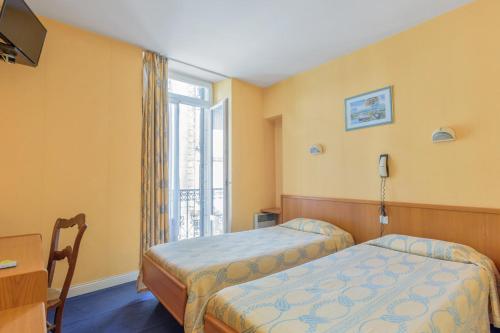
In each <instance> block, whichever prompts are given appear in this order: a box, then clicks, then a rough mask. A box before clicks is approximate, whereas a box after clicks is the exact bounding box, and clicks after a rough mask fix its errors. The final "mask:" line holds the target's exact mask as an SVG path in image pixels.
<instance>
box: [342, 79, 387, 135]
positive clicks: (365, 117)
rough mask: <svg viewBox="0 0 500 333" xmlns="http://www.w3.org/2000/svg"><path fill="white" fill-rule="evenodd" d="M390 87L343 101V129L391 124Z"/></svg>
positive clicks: (349, 129) (350, 129)
mask: <svg viewBox="0 0 500 333" xmlns="http://www.w3.org/2000/svg"><path fill="white" fill-rule="evenodd" d="M392 96H393V88H392V86H389V87H385V88H382V89H378V90H373V91H369V92H367V93H363V94H360V95H356V96H353V97H348V98H346V99H345V129H346V131H352V130H356V129H360V128H366V127H373V126H379V125H385V124H391V123H392V122H393V120H394V117H393V99H392Z"/></svg>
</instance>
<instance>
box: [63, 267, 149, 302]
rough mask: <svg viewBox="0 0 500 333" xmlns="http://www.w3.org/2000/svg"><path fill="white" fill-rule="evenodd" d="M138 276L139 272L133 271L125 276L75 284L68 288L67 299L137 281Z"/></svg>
mask: <svg viewBox="0 0 500 333" xmlns="http://www.w3.org/2000/svg"><path fill="white" fill-rule="evenodd" d="M138 275H139V272H138V271H134V272H129V273H125V274H120V275H114V276H110V277H107V278H104V279H100V280H95V281H91V282H86V283H82V284H77V285H74V286H72V287H70V288H69V292H68V298H70V297H75V296H79V295H84V294H88V293H91V292H94V291H98V290H101V289H106V288H110V287H114V286H117V285H119V284H123V283H127V282H132V281H135V280H137V276H138Z"/></svg>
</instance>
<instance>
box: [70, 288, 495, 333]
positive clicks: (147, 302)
mask: <svg viewBox="0 0 500 333" xmlns="http://www.w3.org/2000/svg"><path fill="white" fill-rule="evenodd" d="M63 324H64V325H63V332H64V333H138V332H151V333H158V332H163V333H182V332H183V330H182V327H180V326H179V324H177V322H176V321H175V319H174V318H173V317H172V316H171V315H170V314H169V313H168V311H167V310H165V308H164V307H163V306H162V305H161V304H160V303H158V301H157V300H156V298H155V297H154V296H153V295H151V293H141V294H138V293H137V292H136V291H135V282H131V283H126V284H122V285H119V286H116V287H113V288H109V289H104V290H101V291H96V292H94V293H91V294H87V295H82V296H78V297H73V298H70V299H68V300H67V301H66V308H65V310H64V320H63ZM491 332H492V333H493V332H494V333H500V330H495V329H492V331H491ZM290 333H293V332H290Z"/></svg>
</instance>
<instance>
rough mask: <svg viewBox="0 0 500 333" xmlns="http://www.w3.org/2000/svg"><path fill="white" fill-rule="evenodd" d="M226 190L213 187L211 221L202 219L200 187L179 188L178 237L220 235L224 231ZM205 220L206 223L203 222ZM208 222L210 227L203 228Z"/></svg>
mask: <svg viewBox="0 0 500 333" xmlns="http://www.w3.org/2000/svg"><path fill="white" fill-rule="evenodd" d="M223 199H224V190H223V189H222V188H214V189H212V205H211V206H212V209H211V212H209V214H206V215H207V216H210V219H209V221H201V219H202V216H201V214H202V213H201V211H202V204H203V203H202V202H201V195H200V190H199V189H181V190H179V203H180V204H179V216H178V236H177V238H178V239H187V238H193V237H200V236H209V235H218V234H222V233H224V207H223ZM202 222H205V223H202ZM207 223H208V225H207V226H208V227H209V228H205V231H206V232H208V233H209V235H205V231H203V230H202V228H203V225H204V224H207Z"/></svg>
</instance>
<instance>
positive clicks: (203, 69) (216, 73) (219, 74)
mask: <svg viewBox="0 0 500 333" xmlns="http://www.w3.org/2000/svg"><path fill="white" fill-rule="evenodd" d="M167 59H168V60H172V61H175V62H178V63H180V64H183V65H186V66H190V67H193V68H196V69H199V70H201V71H204V72H207V73H210V74H214V75H218V76H221V77H223V78H226V79H230V77H229V76H227V75H224V74H221V73H218V72H214V71H211V70H209V69H206V68H203V67H200V66H196V65H192V64H189V63H187V62H184V61H181V60H178V59H175V58H170V57H167Z"/></svg>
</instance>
